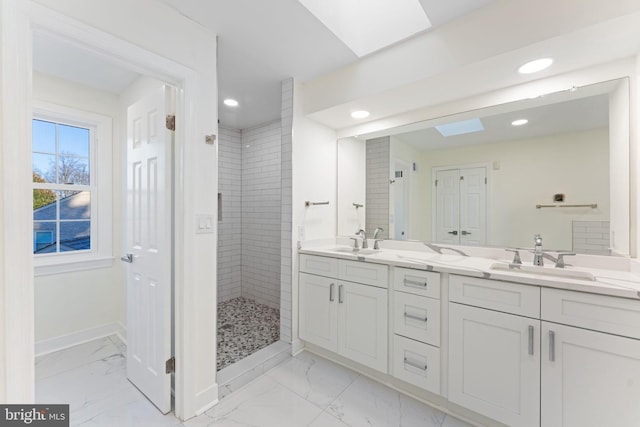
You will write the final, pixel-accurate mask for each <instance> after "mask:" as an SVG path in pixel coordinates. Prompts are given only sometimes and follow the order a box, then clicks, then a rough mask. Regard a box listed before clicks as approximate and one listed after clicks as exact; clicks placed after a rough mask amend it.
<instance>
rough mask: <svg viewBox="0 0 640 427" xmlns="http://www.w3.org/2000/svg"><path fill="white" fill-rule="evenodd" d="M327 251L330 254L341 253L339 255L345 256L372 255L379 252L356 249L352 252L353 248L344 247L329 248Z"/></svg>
mask: <svg viewBox="0 0 640 427" xmlns="http://www.w3.org/2000/svg"><path fill="white" fill-rule="evenodd" d="M329 250H330V251H331V252H341V253H347V254H353V255H372V254H377V253H378V252H380V251H379V250H375V249H357V250H355V251H354V250H353V248H349V247H346V246H338V247H337V248H331V249H329Z"/></svg>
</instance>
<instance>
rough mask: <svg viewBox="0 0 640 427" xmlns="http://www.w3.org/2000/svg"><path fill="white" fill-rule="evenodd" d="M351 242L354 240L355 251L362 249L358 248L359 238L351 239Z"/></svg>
mask: <svg viewBox="0 0 640 427" xmlns="http://www.w3.org/2000/svg"><path fill="white" fill-rule="evenodd" d="M349 238H350V239H351V240H353V250H354V251H357V250H358V249H360V247H359V246H358V238H357V237H349Z"/></svg>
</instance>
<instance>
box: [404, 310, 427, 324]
mask: <svg viewBox="0 0 640 427" xmlns="http://www.w3.org/2000/svg"><path fill="white" fill-rule="evenodd" d="M404 317H406V318H408V319H413V320H419V321H421V322H426V321H427V320H429V318H428V317H427V316H416V315H415V314H411V313H407V312H406V311H405V313H404Z"/></svg>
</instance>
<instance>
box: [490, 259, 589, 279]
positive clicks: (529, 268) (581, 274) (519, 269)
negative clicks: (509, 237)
mask: <svg viewBox="0 0 640 427" xmlns="http://www.w3.org/2000/svg"><path fill="white" fill-rule="evenodd" d="M489 268H490V269H491V270H500V271H508V272H509V273H525V274H539V275H543V276H555V277H564V278H567V279H577V280H589V281H592V282H593V281H594V280H596V279H595V277H593V274H591V273H589V272H588V271H579V270H569V269H566V268H555V267H540V266H537V265H521V264H507V263H504V262H496V263H493V264H492V265H491V267H489Z"/></svg>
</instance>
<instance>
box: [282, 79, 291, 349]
mask: <svg viewBox="0 0 640 427" xmlns="http://www.w3.org/2000/svg"><path fill="white" fill-rule="evenodd" d="M280 118H281V126H282V130H281V134H282V150H281V156H282V157H281V163H280V168H281V174H280V178H281V181H282V184H281V190H282V194H281V208H280V226H281V229H280V236H281V241H280V339H281V340H283V341H286V342H291V340H292V339H291V330H292V320H291V319H292V316H291V306H292V298H291V287H292V286H293V285H292V283H293V278H292V266H293V263H292V259H291V253H292V247H291V245H292V243H291V242H292V238H291V237H292V232H293V231H292V202H291V201H292V197H293V196H292V179H291V177H292V167H291V158H292V145H293V134H292V133H293V79H292V78H289V79H286V80H283V81H282V112H281V115H280Z"/></svg>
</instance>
